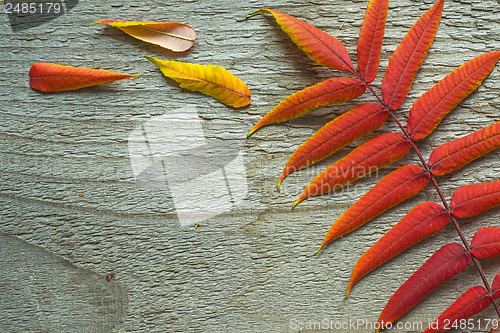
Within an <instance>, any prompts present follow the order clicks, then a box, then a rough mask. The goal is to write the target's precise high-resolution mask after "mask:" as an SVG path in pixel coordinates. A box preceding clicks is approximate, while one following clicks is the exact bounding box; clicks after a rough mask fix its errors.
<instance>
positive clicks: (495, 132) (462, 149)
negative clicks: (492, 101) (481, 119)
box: [429, 122, 500, 176]
mask: <svg viewBox="0 0 500 333" xmlns="http://www.w3.org/2000/svg"><path fill="white" fill-rule="evenodd" d="M499 147H500V122H498V123H496V124H493V125H491V126H488V127H486V128H483V129H481V130H479V131H476V132H474V133H472V134H469V135H467V136H464V137H463V138H460V139H456V140H453V141H451V142H448V143H445V144H444V145H441V146H439V147H437V148H436V149H434V150H433V151H432V154H431V157H430V158H429V166H430V168H431V172H432V174H434V175H436V176H442V175H446V174H449V173H450V172H453V171H455V170H458V169H460V168H461V167H463V166H465V165H467V164H469V163H470V162H472V161H473V160H475V159H476V158H479V157H481V156H483V155H484V154H486V153H488V152H490V151H492V150H495V149H497V148H499Z"/></svg>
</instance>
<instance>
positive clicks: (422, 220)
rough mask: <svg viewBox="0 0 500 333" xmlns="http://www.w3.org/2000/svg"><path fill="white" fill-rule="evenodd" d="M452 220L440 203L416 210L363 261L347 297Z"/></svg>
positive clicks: (367, 252)
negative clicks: (368, 277) (365, 278)
mask: <svg viewBox="0 0 500 333" xmlns="http://www.w3.org/2000/svg"><path fill="white" fill-rule="evenodd" d="M449 220H450V214H449V213H448V212H447V211H446V209H445V208H443V207H442V206H440V205H438V204H436V203H433V202H424V203H422V204H420V205H418V206H416V207H414V208H413V209H412V210H411V211H410V212H409V213H408V214H406V216H405V217H403V219H401V221H399V222H398V223H397V224H396V225H395V226H394V227H393V228H392V229H391V230H389V231H388V232H387V233H386V234H385V235H384V236H383V237H382V238H380V240H379V241H378V242H376V243H375V244H374V245H373V246H372V247H371V248H370V249H369V250H368V251H366V252H365V254H363V255H362V256H361V258H359V260H358V262H357V264H356V266H354V269H353V271H352V276H351V281H350V282H349V287H348V288H347V296H349V292H350V291H351V288H352V287H353V286H354V284H355V283H356V282H358V281H359V280H360V279H361V278H362V277H363V276H365V275H366V274H368V273H370V272H371V271H372V270H374V269H375V268H377V267H378V266H380V265H382V264H383V263H385V262H386V261H388V260H390V259H391V258H393V257H395V256H396V255H398V254H399V253H401V252H403V251H404V250H406V249H408V248H409V247H411V246H413V245H415V244H416V243H418V242H420V241H421V240H423V239H425V238H427V237H429V236H431V235H434V234H435V233H436V232H438V231H439V230H441V229H443V228H444V226H445V225H446V224H447V223H448V221H449ZM347 296H346V297H347Z"/></svg>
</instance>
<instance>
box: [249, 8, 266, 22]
mask: <svg viewBox="0 0 500 333" xmlns="http://www.w3.org/2000/svg"><path fill="white" fill-rule="evenodd" d="M266 10H267V9H266V8H261V9H259V10H256V11H255V12H253V13H250V14H248V15H247V16H246V18H247V19H249V18H250V17H252V16H255V15H259V14H262V13H264V12H266Z"/></svg>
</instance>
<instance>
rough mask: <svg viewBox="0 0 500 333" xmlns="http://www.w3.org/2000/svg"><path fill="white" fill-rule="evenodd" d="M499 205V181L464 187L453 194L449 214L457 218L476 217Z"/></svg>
mask: <svg viewBox="0 0 500 333" xmlns="http://www.w3.org/2000/svg"><path fill="white" fill-rule="evenodd" d="M498 205H500V180H498V181H496V182H490V183H482V184H474V185H465V186H462V187H460V188H459V189H458V190H456V191H455V193H453V197H452V198H451V204H450V207H451V214H452V215H453V216H455V217H458V218H464V217H471V216H475V215H478V214H480V213H482V212H484V211H487V210H488V209H491V208H494V207H496V206H498Z"/></svg>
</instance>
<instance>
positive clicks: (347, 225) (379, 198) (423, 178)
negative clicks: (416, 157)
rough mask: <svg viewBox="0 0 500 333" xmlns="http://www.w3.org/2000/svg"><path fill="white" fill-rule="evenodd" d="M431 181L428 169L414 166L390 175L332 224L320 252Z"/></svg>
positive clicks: (413, 194) (400, 169)
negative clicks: (327, 245)
mask: <svg viewBox="0 0 500 333" xmlns="http://www.w3.org/2000/svg"><path fill="white" fill-rule="evenodd" d="M429 180H430V176H429V173H427V171H425V169H423V168H420V167H417V166H415V165H411V164H408V165H405V166H402V167H400V168H399V169H397V170H395V171H393V172H391V173H390V174H388V175H387V176H385V177H384V178H382V179H381V180H380V181H379V182H378V183H377V184H376V185H375V186H374V187H373V188H372V189H371V190H370V191H368V192H367V193H366V194H365V195H364V196H362V197H361V198H360V199H359V200H358V201H356V202H355V203H354V205H352V206H351V207H350V208H349V209H348V210H347V211H346V212H345V213H344V214H342V215H341V216H340V217H339V218H338V219H337V221H335V222H334V223H333V225H332V227H331V228H330V230H329V231H328V233H327V234H326V236H325V239H324V241H323V244H321V246H320V248H319V249H318V251H317V252H319V251H320V250H321V249H322V248H323V247H324V246H325V245H326V244H328V243H330V242H331V241H332V240H334V239H336V238H338V237H341V236H343V235H345V234H348V233H349V232H351V231H353V230H355V229H357V228H359V227H360V226H362V225H363V224H365V223H366V222H368V221H370V220H371V219H373V218H375V217H376V216H378V215H380V214H382V213H383V212H385V211H386V210H388V209H389V208H391V207H393V206H395V205H397V204H399V203H401V202H403V201H405V200H406V199H409V198H411V197H413V196H415V195H416V194H418V193H419V192H420V191H421V190H422V189H423V188H424V187H425V186H427V184H428V183H429Z"/></svg>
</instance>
